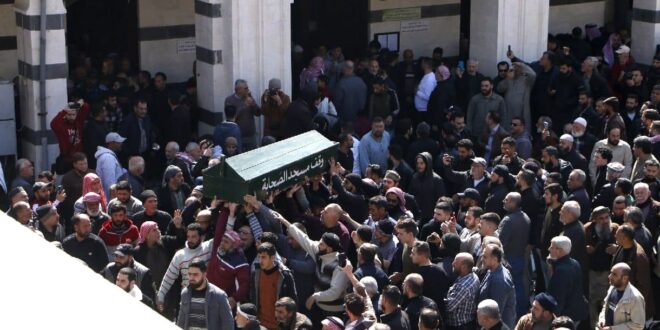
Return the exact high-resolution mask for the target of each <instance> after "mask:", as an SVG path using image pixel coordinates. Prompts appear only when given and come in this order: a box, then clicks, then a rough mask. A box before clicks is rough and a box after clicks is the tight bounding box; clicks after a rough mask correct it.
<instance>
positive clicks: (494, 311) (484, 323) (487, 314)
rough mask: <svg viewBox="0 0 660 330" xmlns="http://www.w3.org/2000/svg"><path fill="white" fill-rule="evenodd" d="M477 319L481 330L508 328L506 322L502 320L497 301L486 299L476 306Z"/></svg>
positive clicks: (503, 329)
mask: <svg viewBox="0 0 660 330" xmlns="http://www.w3.org/2000/svg"><path fill="white" fill-rule="evenodd" d="M477 321H478V323H479V325H480V326H481V329H483V330H508V329H510V328H509V326H507V325H506V323H504V322H502V315H501V314H500V308H499V306H498V305H497V302H496V301H495V300H492V299H486V300H484V301H482V302H480V303H479V305H478V306H477Z"/></svg>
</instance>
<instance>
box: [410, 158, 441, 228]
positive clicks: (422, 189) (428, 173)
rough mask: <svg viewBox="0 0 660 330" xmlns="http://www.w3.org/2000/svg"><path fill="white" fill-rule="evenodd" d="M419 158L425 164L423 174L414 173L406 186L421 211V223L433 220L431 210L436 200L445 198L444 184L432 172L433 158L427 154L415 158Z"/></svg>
mask: <svg viewBox="0 0 660 330" xmlns="http://www.w3.org/2000/svg"><path fill="white" fill-rule="evenodd" d="M419 158H421V159H422V160H423V161H424V163H426V170H425V171H424V173H419V172H415V174H414V175H413V177H412V180H410V185H408V192H409V193H410V194H412V195H413V196H415V199H416V200H417V203H418V204H419V208H420V209H421V211H422V219H421V221H422V223H420V227H421V226H422V225H423V223H425V222H427V221H429V220H430V219H431V218H433V209H434V208H435V204H436V202H437V201H438V198H440V197H442V196H445V182H444V180H443V179H442V177H440V176H439V175H438V174H436V173H435V172H433V157H431V154H429V153H428V152H422V153H420V154H419V155H417V157H416V158H415V161H417V159H419Z"/></svg>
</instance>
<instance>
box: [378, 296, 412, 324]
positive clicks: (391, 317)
mask: <svg viewBox="0 0 660 330" xmlns="http://www.w3.org/2000/svg"><path fill="white" fill-rule="evenodd" d="M380 299H381V300H380V310H381V311H382V312H383V313H382V314H381V315H380V322H382V323H384V324H387V325H388V326H389V327H390V329H392V330H410V320H408V314H406V312H404V311H402V310H401V307H400V306H399V301H401V291H400V290H399V288H397V287H396V286H394V285H388V286H386V287H385V288H384V289H383V293H381V295H380Z"/></svg>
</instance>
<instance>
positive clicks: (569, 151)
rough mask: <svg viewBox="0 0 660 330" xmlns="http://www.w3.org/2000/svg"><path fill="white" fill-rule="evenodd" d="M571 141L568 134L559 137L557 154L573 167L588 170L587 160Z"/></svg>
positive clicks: (572, 140)
mask: <svg viewBox="0 0 660 330" xmlns="http://www.w3.org/2000/svg"><path fill="white" fill-rule="evenodd" d="M573 142H574V139H573V136H572V135H570V134H564V135H562V136H561V137H559V156H560V157H561V158H563V159H565V160H566V161H567V162H569V163H570V164H571V166H572V167H573V168H577V169H581V170H583V171H585V172H587V171H589V162H588V161H587V159H586V158H585V157H584V156H583V155H582V154H580V153H579V152H578V150H577V149H575V148H574V144H573ZM564 179H566V178H564Z"/></svg>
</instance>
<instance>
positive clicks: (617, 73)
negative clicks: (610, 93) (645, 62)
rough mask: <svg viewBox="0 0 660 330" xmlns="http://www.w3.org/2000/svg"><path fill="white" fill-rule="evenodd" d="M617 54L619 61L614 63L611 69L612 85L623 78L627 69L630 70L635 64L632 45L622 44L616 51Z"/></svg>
mask: <svg viewBox="0 0 660 330" xmlns="http://www.w3.org/2000/svg"><path fill="white" fill-rule="evenodd" d="M614 52H615V53H616V56H617V61H616V63H614V64H613V65H612V69H611V70H610V79H609V80H610V81H609V82H610V86H614V85H615V84H616V83H617V82H620V81H622V80H623V76H624V75H625V73H626V71H630V69H632V68H633V67H634V66H635V60H634V59H633V57H632V56H630V47H628V46H626V45H621V46H619V48H618V49H617V50H616V51H614Z"/></svg>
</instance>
